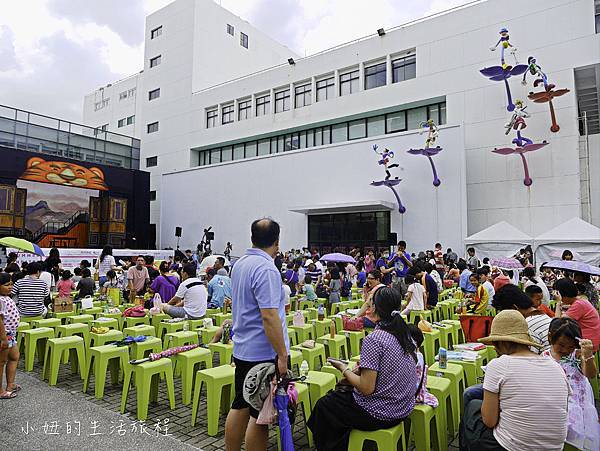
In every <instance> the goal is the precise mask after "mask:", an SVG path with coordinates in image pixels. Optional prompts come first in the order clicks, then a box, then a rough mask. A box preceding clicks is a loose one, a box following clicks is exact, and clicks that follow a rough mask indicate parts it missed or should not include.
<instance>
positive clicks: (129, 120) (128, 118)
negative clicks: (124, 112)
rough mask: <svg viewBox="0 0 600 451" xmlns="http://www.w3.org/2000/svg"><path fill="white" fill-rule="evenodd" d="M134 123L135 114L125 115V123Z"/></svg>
mask: <svg viewBox="0 0 600 451" xmlns="http://www.w3.org/2000/svg"><path fill="white" fill-rule="evenodd" d="M131 124H135V115H133V116H127V125H131Z"/></svg>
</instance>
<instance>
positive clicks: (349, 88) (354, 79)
mask: <svg viewBox="0 0 600 451" xmlns="http://www.w3.org/2000/svg"><path fill="white" fill-rule="evenodd" d="M358 80H359V74H358V71H357V70H355V71H352V72H348V73H347V74H342V75H340V95H341V96H345V95H348V94H352V93H353V92H357V91H358Z"/></svg>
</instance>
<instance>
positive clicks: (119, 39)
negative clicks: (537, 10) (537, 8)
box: [0, 0, 468, 122]
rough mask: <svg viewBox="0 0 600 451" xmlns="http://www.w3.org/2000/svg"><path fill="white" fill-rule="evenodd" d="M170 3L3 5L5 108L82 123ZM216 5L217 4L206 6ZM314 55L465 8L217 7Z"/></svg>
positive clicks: (247, 1) (98, 0)
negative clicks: (87, 106)
mask: <svg viewBox="0 0 600 451" xmlns="http://www.w3.org/2000/svg"><path fill="white" fill-rule="evenodd" d="M171 1H172V0H4V1H3V2H2V13H1V14H0V105H7V106H12V107H16V108H21V109H24V110H30V111H34V112H37V113H41V114H46V115H49V116H57V117H60V118H61V119H66V120H70V121H74V122H81V120H82V108H83V97H84V96H85V95H86V94H88V93H89V92H92V91H93V90H94V89H96V88H98V87H100V86H103V85H106V84H108V83H110V82H113V81H116V80H119V79H121V78H123V77H126V76H128V75H131V74H133V73H135V72H139V71H140V70H141V69H142V67H143V54H144V49H143V43H144V23H145V17H146V16H147V15H148V14H150V13H152V12H154V11H156V10H158V9H160V8H162V7H163V6H166V5H168V4H169V3H171ZM202 1H211V0H202ZM216 3H219V4H221V6H223V7H224V8H226V9H228V10H229V11H231V12H233V13H234V14H236V15H238V16H240V17H242V18H243V19H245V20H247V21H248V22H250V23H251V24H252V25H254V26H255V27H257V28H258V29H260V30H262V31H263V32H265V33H266V34H268V35H269V36H271V37H272V38H274V39H276V40H278V41H279V42H282V43H283V44H285V45H287V46H288V47H290V48H291V49H292V50H294V51H296V52H297V53H298V54H300V55H310V54H313V53H316V52H318V51H321V50H324V49H327V48H329V47H333V46H335V45H337V44H340V43H343V42H347V41H350V40H352V39H355V38H359V37H362V36H365V35H368V34H371V33H373V32H374V31H375V30H377V29H378V28H381V27H384V28H390V27H392V26H395V25H399V24H402V23H404V22H407V21H410V20H413V19H418V18H420V17H423V16H426V15H429V14H433V13H435V12H439V11H443V10H445V9H448V8H451V7H454V6H457V5H461V4H465V3H468V1H467V0H220V1H219V0H216Z"/></svg>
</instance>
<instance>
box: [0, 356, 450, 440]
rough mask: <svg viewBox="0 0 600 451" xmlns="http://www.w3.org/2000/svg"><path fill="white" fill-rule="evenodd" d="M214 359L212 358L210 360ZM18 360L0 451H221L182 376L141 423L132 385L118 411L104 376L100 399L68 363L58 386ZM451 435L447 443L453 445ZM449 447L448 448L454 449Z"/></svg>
mask: <svg viewBox="0 0 600 451" xmlns="http://www.w3.org/2000/svg"><path fill="white" fill-rule="evenodd" d="M215 363H216V362H215ZM22 370H23V360H22V359H21V362H20V364H19V372H18V374H17V382H18V383H19V384H21V386H22V387H23V390H22V391H21V392H20V393H19V395H18V397H17V398H15V399H12V400H5V401H0V402H1V404H0V412H1V418H2V420H1V421H0V449H1V450H2V451H17V450H19V451H21V450H46V449H48V450H50V449H52V450H57V449H82V450H83V449H94V450H99V451H103V450H110V451H118V450H131V449H134V448H137V449H141V450H145V449H153V450H157V449H160V450H171V449H173V450H175V449H177V450H182V449H183V450H185V449H201V450H204V451H215V450H224V433H223V431H224V422H225V416H224V415H222V416H221V419H220V424H219V434H218V435H217V436H216V437H210V436H209V435H208V434H207V423H206V401H205V399H206V398H205V393H203V394H202V396H201V398H200V408H199V411H198V421H197V423H196V426H195V427H192V426H191V425H190V421H191V411H192V409H191V405H190V406H184V405H183V404H182V402H181V384H180V382H181V380H180V379H179V378H175V398H176V408H175V409H174V410H170V409H169V404H168V400H167V397H166V387H165V386H164V384H161V388H160V390H159V398H158V403H157V404H155V405H150V408H149V412H148V420H147V421H146V422H145V423H144V424H141V423H139V422H137V421H136V415H135V408H136V403H135V388H133V386H132V390H130V393H129V399H128V403H127V410H126V414H125V415H121V414H120V413H119V412H120V405H121V390H122V385H116V386H112V385H111V383H110V376H108V377H107V381H106V388H105V394H104V398H103V399H100V400H98V399H95V397H94V395H93V393H94V382H93V378H92V382H91V383H90V387H89V389H88V393H87V394H84V393H83V391H82V388H83V382H82V380H81V379H80V377H79V375H72V374H71V371H70V366H69V365H62V366H61V370H60V374H59V381H58V385H57V387H50V386H48V384H47V382H44V381H41V365H39V363H38V362H37V361H36V365H35V368H34V371H33V372H32V373H25V372H23V371H22ZM275 434H276V430H275V429H274V428H272V430H271V433H270V440H269V448H268V450H269V451H275V450H277V445H276V436H275ZM294 442H295V445H296V450H297V451H307V450H311V449H313V448H309V447H308V441H307V437H306V429H305V426H304V417H303V415H302V413H301V409H299V412H298V415H297V418H296V425H295V427H294ZM456 442H457V440H454V442H453V443H452V445H456V444H457V443H456ZM456 449H457V448H455V447H454V446H450V450H456Z"/></svg>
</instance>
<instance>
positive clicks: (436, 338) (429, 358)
mask: <svg viewBox="0 0 600 451" xmlns="http://www.w3.org/2000/svg"><path fill="white" fill-rule="evenodd" d="M423 338H424V339H425V340H424V341H423V355H424V356H425V363H426V364H427V365H433V364H434V363H435V356H436V355H437V351H438V349H440V331H439V330H436V329H433V330H432V331H431V332H423Z"/></svg>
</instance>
